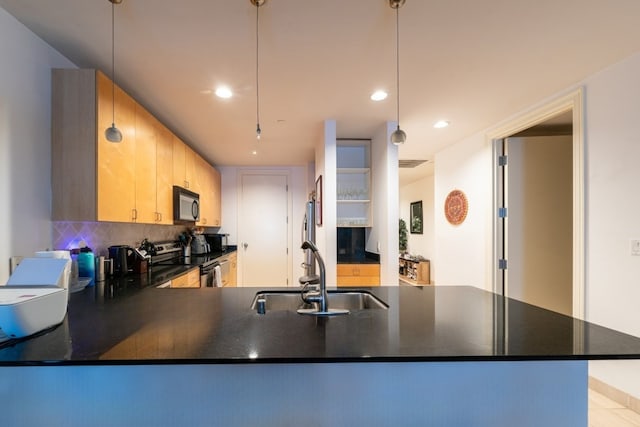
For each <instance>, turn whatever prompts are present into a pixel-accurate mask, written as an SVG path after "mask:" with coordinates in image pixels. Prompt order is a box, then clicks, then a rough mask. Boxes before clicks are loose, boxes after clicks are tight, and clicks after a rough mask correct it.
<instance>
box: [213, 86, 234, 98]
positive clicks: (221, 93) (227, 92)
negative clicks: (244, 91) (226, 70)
mask: <svg viewBox="0 0 640 427" xmlns="http://www.w3.org/2000/svg"><path fill="white" fill-rule="evenodd" d="M216 96H217V97H218V98H223V99H227V98H231V97H232V96H233V92H231V89H229V87H227V86H220V87H219V88H217V89H216Z"/></svg>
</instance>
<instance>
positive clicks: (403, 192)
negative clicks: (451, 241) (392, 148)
mask: <svg viewBox="0 0 640 427" xmlns="http://www.w3.org/2000/svg"><path fill="white" fill-rule="evenodd" d="M433 181H434V177H433V174H430V175H427V176H426V177H424V178H421V179H419V180H417V181H414V182H412V183H410V184H407V185H405V186H403V187H401V188H400V218H402V219H404V221H405V222H406V223H407V251H409V253H410V254H411V255H422V256H423V257H425V258H426V259H428V260H432V259H433V257H434V255H435V246H436V245H435V224H434V221H435V215H436V207H435V205H434V200H433V199H434V187H433V186H434V182H433ZM420 200H422V215H423V221H422V222H423V230H422V234H411V230H410V226H409V206H410V205H411V203H412V202H417V201H420ZM434 268H437V266H435V265H433V263H432V264H431V272H432V273H433V271H434Z"/></svg>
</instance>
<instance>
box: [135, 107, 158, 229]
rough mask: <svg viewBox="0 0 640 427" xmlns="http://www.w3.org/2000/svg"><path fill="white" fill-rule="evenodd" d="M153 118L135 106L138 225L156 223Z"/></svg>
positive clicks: (154, 131)
mask: <svg viewBox="0 0 640 427" xmlns="http://www.w3.org/2000/svg"><path fill="white" fill-rule="evenodd" d="M154 120H155V119H154V118H153V116H152V115H151V114H150V113H149V112H148V111H147V110H145V109H144V108H143V107H142V106H141V105H136V156H135V171H136V179H135V190H136V209H135V210H136V214H135V218H134V220H135V221H136V222H140V223H146V224H149V223H154V222H155V221H156V216H157V215H156V141H157V134H156V130H157V126H155V123H154Z"/></svg>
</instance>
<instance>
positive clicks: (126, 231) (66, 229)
mask: <svg viewBox="0 0 640 427" xmlns="http://www.w3.org/2000/svg"><path fill="white" fill-rule="evenodd" d="M184 231H188V228H187V227H185V226H184V225H154V224H128V223H119V222H71V221H54V222H53V225H52V241H53V248H52V249H73V248H77V247H78V246H79V244H80V242H81V241H84V242H86V244H87V246H89V247H90V248H91V249H93V252H94V253H95V254H96V255H104V256H107V255H108V248H109V246H113V245H130V246H133V247H138V246H139V245H140V242H142V239H144V238H145V237H146V238H147V239H148V240H150V241H152V242H159V241H164V240H177V238H178V235H179V234H180V233H182V232H184Z"/></svg>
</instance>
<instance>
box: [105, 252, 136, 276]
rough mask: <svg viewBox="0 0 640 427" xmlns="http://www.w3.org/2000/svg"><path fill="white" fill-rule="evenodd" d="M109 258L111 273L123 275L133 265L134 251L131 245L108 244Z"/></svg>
mask: <svg viewBox="0 0 640 427" xmlns="http://www.w3.org/2000/svg"><path fill="white" fill-rule="evenodd" d="M109 258H111V259H112V260H113V261H112V262H113V274H114V275H116V276H125V275H126V274H127V273H128V272H129V270H130V269H131V268H132V267H133V261H134V259H135V251H134V250H133V248H132V247H131V246H126V245H119V246H109Z"/></svg>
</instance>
